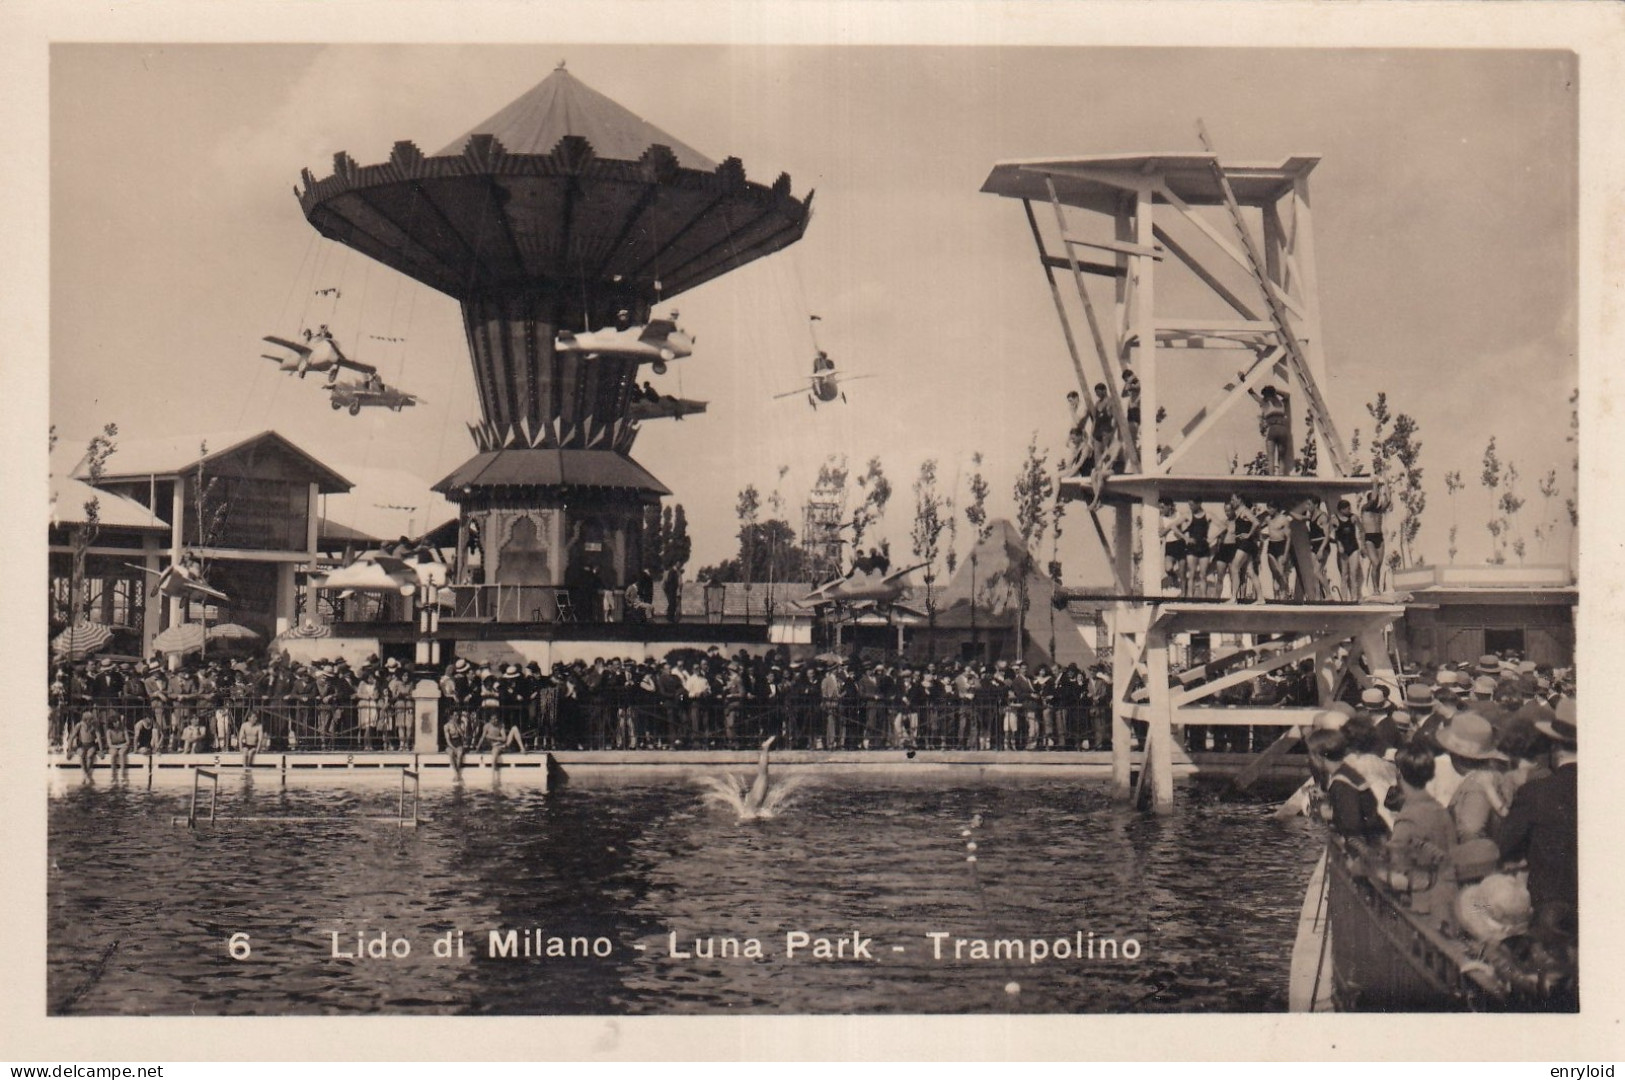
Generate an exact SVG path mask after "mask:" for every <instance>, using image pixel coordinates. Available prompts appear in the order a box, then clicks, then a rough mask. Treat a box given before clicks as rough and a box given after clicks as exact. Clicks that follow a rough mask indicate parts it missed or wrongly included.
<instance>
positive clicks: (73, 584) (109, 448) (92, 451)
mask: <svg viewBox="0 0 1625 1080" xmlns="http://www.w3.org/2000/svg"><path fill="white" fill-rule="evenodd" d="M117 438H118V425H117V424H107V425H106V426H104V427H103V428H102V430H101V434H99V435H93V436H91V438H90V442H89V443H88V444H87V445H86V447H85V457H84V465H85V472H86V477H87V479H88V481H89V483H90V486H91V487H96V486H97V485H99V484H100V483H101V480H102V476H103V475H104V474H105V473H106V471H107V459H108V458H110V457H112V456H113V453H114V451H116V450H117V449H118V443H117V442H115V441H114V440H115V439H117ZM51 445H52V446H53V447H54V446H55V445H56V429H55V428H52V430H51ZM101 505H102V504H101V497H100V496H99V495H92V496H91V497H90V498H88V499H86V500H85V503H84V511H85V520H84V522H83V523H82V524H80V525H78V526H76V527H75V528H74V529H73V531H72V533H71V534H70V538H69V544H70V546H71V547H72V549H73V557H72V558H73V561H72V563H71V566H70V569H69V576H68V625H69V626H73V625H75V624H77V623H78V622H79V620H80V618H81V617H82V616H83V615H84V610H85V596H84V590H85V559H86V557H87V556H88V555H89V554H90V548H91V545H92V544H94V543H95V542H96V537H97V536H98V535H100V533H101Z"/></svg>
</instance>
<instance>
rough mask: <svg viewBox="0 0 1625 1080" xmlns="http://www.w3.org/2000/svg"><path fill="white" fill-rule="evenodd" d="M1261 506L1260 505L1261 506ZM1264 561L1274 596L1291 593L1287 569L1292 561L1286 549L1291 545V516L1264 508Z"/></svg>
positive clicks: (1280, 510)
mask: <svg viewBox="0 0 1625 1080" xmlns="http://www.w3.org/2000/svg"><path fill="white" fill-rule="evenodd" d="M1261 505H1262V504H1261ZM1264 513H1265V514H1266V515H1267V516H1265V517H1264V518H1263V519H1262V520H1263V522H1264V559H1265V560H1266V561H1267V562H1268V564H1269V570H1270V580H1271V583H1272V584H1273V585H1274V595H1275V596H1287V595H1289V594H1290V593H1291V591H1292V582H1291V580H1290V579H1289V577H1288V574H1287V571H1288V568H1289V567H1290V566H1291V565H1292V560H1291V559H1290V558H1289V557H1288V549H1289V548H1290V547H1291V544H1292V515H1291V514H1289V513H1287V512H1286V511H1285V510H1282V509H1279V508H1267V507H1266V508H1265V510H1264Z"/></svg>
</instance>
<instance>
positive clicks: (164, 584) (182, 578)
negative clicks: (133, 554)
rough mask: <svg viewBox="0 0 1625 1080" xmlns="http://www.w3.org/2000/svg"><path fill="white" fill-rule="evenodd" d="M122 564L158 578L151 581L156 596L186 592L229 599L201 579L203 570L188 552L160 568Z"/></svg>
mask: <svg viewBox="0 0 1625 1080" xmlns="http://www.w3.org/2000/svg"><path fill="white" fill-rule="evenodd" d="M124 565H125V566H128V567H130V568H131V569H133V570H139V571H141V572H142V573H144V574H151V575H152V576H153V577H155V578H157V579H158V580H157V581H155V582H153V583H152V595H153V596H158V595H159V594H160V593H161V594H163V595H164V596H169V597H184V596H186V595H187V594H188V593H202V594H203V595H204V596H212V597H214V598H215V599H216V600H223V601H229V600H230V599H231V598H230V597H228V596H227V595H226V594H225V593H223V592H221V591H220V590H219V589H215V588H211V587H210V586H209V585H208V583H206V582H205V581H204V580H203V572H202V571H201V570H200V569H198V565H197V563H196V562H195V561H194V560H193V558H192V556H191V555H190V554H187V555H182V556H181V561H180V562H178V563H171V564H169V565H168V566H166V567H165V568H164V569H162V570H153V569H151V568H149V567H145V566H141V565H139V564H137V563H125V564H124Z"/></svg>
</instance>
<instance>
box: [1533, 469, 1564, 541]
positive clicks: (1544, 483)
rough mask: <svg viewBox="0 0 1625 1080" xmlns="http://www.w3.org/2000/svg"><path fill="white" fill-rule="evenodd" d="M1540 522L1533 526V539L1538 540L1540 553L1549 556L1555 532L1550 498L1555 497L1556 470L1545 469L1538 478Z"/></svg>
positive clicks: (1555, 526)
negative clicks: (1544, 473) (1544, 472)
mask: <svg viewBox="0 0 1625 1080" xmlns="http://www.w3.org/2000/svg"><path fill="white" fill-rule="evenodd" d="M1539 489H1540V524H1538V525H1536V526H1535V539H1536V540H1539V541H1540V553H1541V555H1543V556H1549V555H1550V553H1551V548H1552V540H1553V538H1554V537H1555V536H1556V534H1557V518H1556V516H1555V515H1553V513H1552V500H1553V499H1554V498H1556V497H1557V492H1558V487H1557V470H1556V469H1555V468H1553V469H1547V470H1546V475H1545V476H1543V477H1541V478H1540V484H1539Z"/></svg>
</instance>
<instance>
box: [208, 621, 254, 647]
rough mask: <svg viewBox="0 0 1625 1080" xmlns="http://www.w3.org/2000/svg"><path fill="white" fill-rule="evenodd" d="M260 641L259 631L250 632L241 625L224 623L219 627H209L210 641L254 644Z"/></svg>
mask: <svg viewBox="0 0 1625 1080" xmlns="http://www.w3.org/2000/svg"><path fill="white" fill-rule="evenodd" d="M258 640H260V634H259V631H257V630H250V629H249V628H248V627H246V626H243V625H242V624H241V623H234V622H223V623H220V624H219V625H218V626H211V627H209V641H210V642H211V643H213V642H216V641H219V642H253V641H258Z"/></svg>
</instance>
